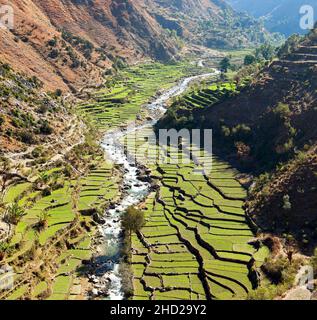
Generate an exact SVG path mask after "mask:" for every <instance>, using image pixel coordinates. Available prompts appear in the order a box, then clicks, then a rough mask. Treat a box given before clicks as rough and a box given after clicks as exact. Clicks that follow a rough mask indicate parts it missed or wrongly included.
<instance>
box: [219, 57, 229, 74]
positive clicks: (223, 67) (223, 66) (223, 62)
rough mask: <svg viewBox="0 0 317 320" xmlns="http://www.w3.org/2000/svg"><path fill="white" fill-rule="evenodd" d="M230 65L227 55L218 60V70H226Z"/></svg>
mask: <svg viewBox="0 0 317 320" xmlns="http://www.w3.org/2000/svg"><path fill="white" fill-rule="evenodd" d="M230 67H231V63H230V59H229V58H228V57H225V58H223V59H222V60H221V61H220V70H221V71H222V72H227V71H228V69H229V68H230Z"/></svg>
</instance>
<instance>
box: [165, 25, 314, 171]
mask: <svg viewBox="0 0 317 320" xmlns="http://www.w3.org/2000/svg"><path fill="white" fill-rule="evenodd" d="M291 50H292V53H290V54H286V55H284V56H282V57H281V59H275V60H274V61H273V62H272V63H270V64H269V65H268V66H267V67H265V68H264V69H263V70H262V71H261V72H260V73H259V75H258V76H257V77H256V78H255V79H254V80H253V82H252V83H251V85H249V86H247V87H244V88H240V91H241V92H240V94H237V93H235V94H233V97H229V98H228V96H227V97H226V98H225V99H221V101H222V102H220V103H219V102H218V103H216V104H212V105H207V106H206V107H204V108H200V109H195V110H194V111H195V112H193V110H192V109H190V108H187V109H186V108H181V107H178V108H176V110H175V111H176V117H178V118H179V117H181V116H183V117H188V118H191V119H193V122H194V125H196V126H203V127H208V128H213V130H214V134H215V136H216V137H217V139H215V144H216V145H217V142H219V143H218V144H219V145H221V146H222V147H223V146H224V145H225V146H226V147H227V148H228V149H229V150H232V151H233V152H236V151H237V148H236V147H237V143H240V142H242V143H243V144H244V145H245V147H246V148H245V150H247V151H248V152H246V153H244V155H243V156H244V157H243V160H244V161H245V164H246V165H247V166H248V165H249V166H253V169H254V168H255V167H256V168H258V169H259V168H273V167H274V166H275V165H276V164H277V163H279V162H280V161H285V160H287V159H289V158H290V157H292V156H293V155H294V152H295V151H296V149H294V148H295V147H296V148H303V147H304V145H305V144H309V143H311V141H314V140H315V139H316V138H317V131H316V128H315V125H314V123H316V119H317V113H316V99H317V96H316V88H317V78H316V76H317V74H316V68H317V37H316V30H315V32H313V33H311V35H310V37H307V38H306V39H305V40H303V41H302V42H300V43H298V44H296V45H295V48H293V49H291ZM169 116H171V113H169V114H168V115H167V117H166V118H165V120H164V119H163V121H168V120H169V119H168V117H169ZM170 120H172V119H170ZM254 166H255V167H254Z"/></svg>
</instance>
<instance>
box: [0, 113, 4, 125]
mask: <svg viewBox="0 0 317 320" xmlns="http://www.w3.org/2000/svg"><path fill="white" fill-rule="evenodd" d="M4 122H5V117H4V116H3V115H2V114H0V127H1V126H2V125H3V124H4Z"/></svg>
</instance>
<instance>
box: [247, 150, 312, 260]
mask: <svg viewBox="0 0 317 320" xmlns="http://www.w3.org/2000/svg"><path fill="white" fill-rule="evenodd" d="M316 186H317V148H316V147H313V148H311V149H310V150H309V151H307V152H303V153H300V154H299V155H298V156H297V157H296V159H295V160H292V161H290V162H289V163H288V164H287V165H284V166H283V167H282V168H281V169H279V170H278V171H277V172H276V173H274V174H273V175H272V176H271V177H269V176H262V177H261V178H260V179H259V180H258V181H257V183H256V184H255V186H254V188H253V189H252V190H251V194H250V197H249V201H248V204H247V208H248V212H249V214H250V215H251V216H252V218H253V219H254V220H255V221H256V223H257V224H258V225H259V226H260V228H261V230H262V231H268V232H274V233H275V234H278V235H280V236H282V235H285V234H288V235H292V236H293V237H294V238H295V240H297V243H298V245H299V247H300V248H301V249H302V250H304V251H305V252H308V253H310V254H312V253H313V250H314V248H315V245H316V239H317V229H316V227H317V215H316V207H317V190H316Z"/></svg>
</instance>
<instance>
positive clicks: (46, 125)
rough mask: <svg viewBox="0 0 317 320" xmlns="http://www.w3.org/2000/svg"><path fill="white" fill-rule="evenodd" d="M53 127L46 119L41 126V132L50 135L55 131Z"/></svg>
mask: <svg viewBox="0 0 317 320" xmlns="http://www.w3.org/2000/svg"><path fill="white" fill-rule="evenodd" d="M53 131H54V130H53V128H52V127H51V126H50V125H49V123H48V121H47V120H44V121H43V122H42V124H41V126H40V133H41V134H45V135H50V134H52V133H53Z"/></svg>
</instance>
